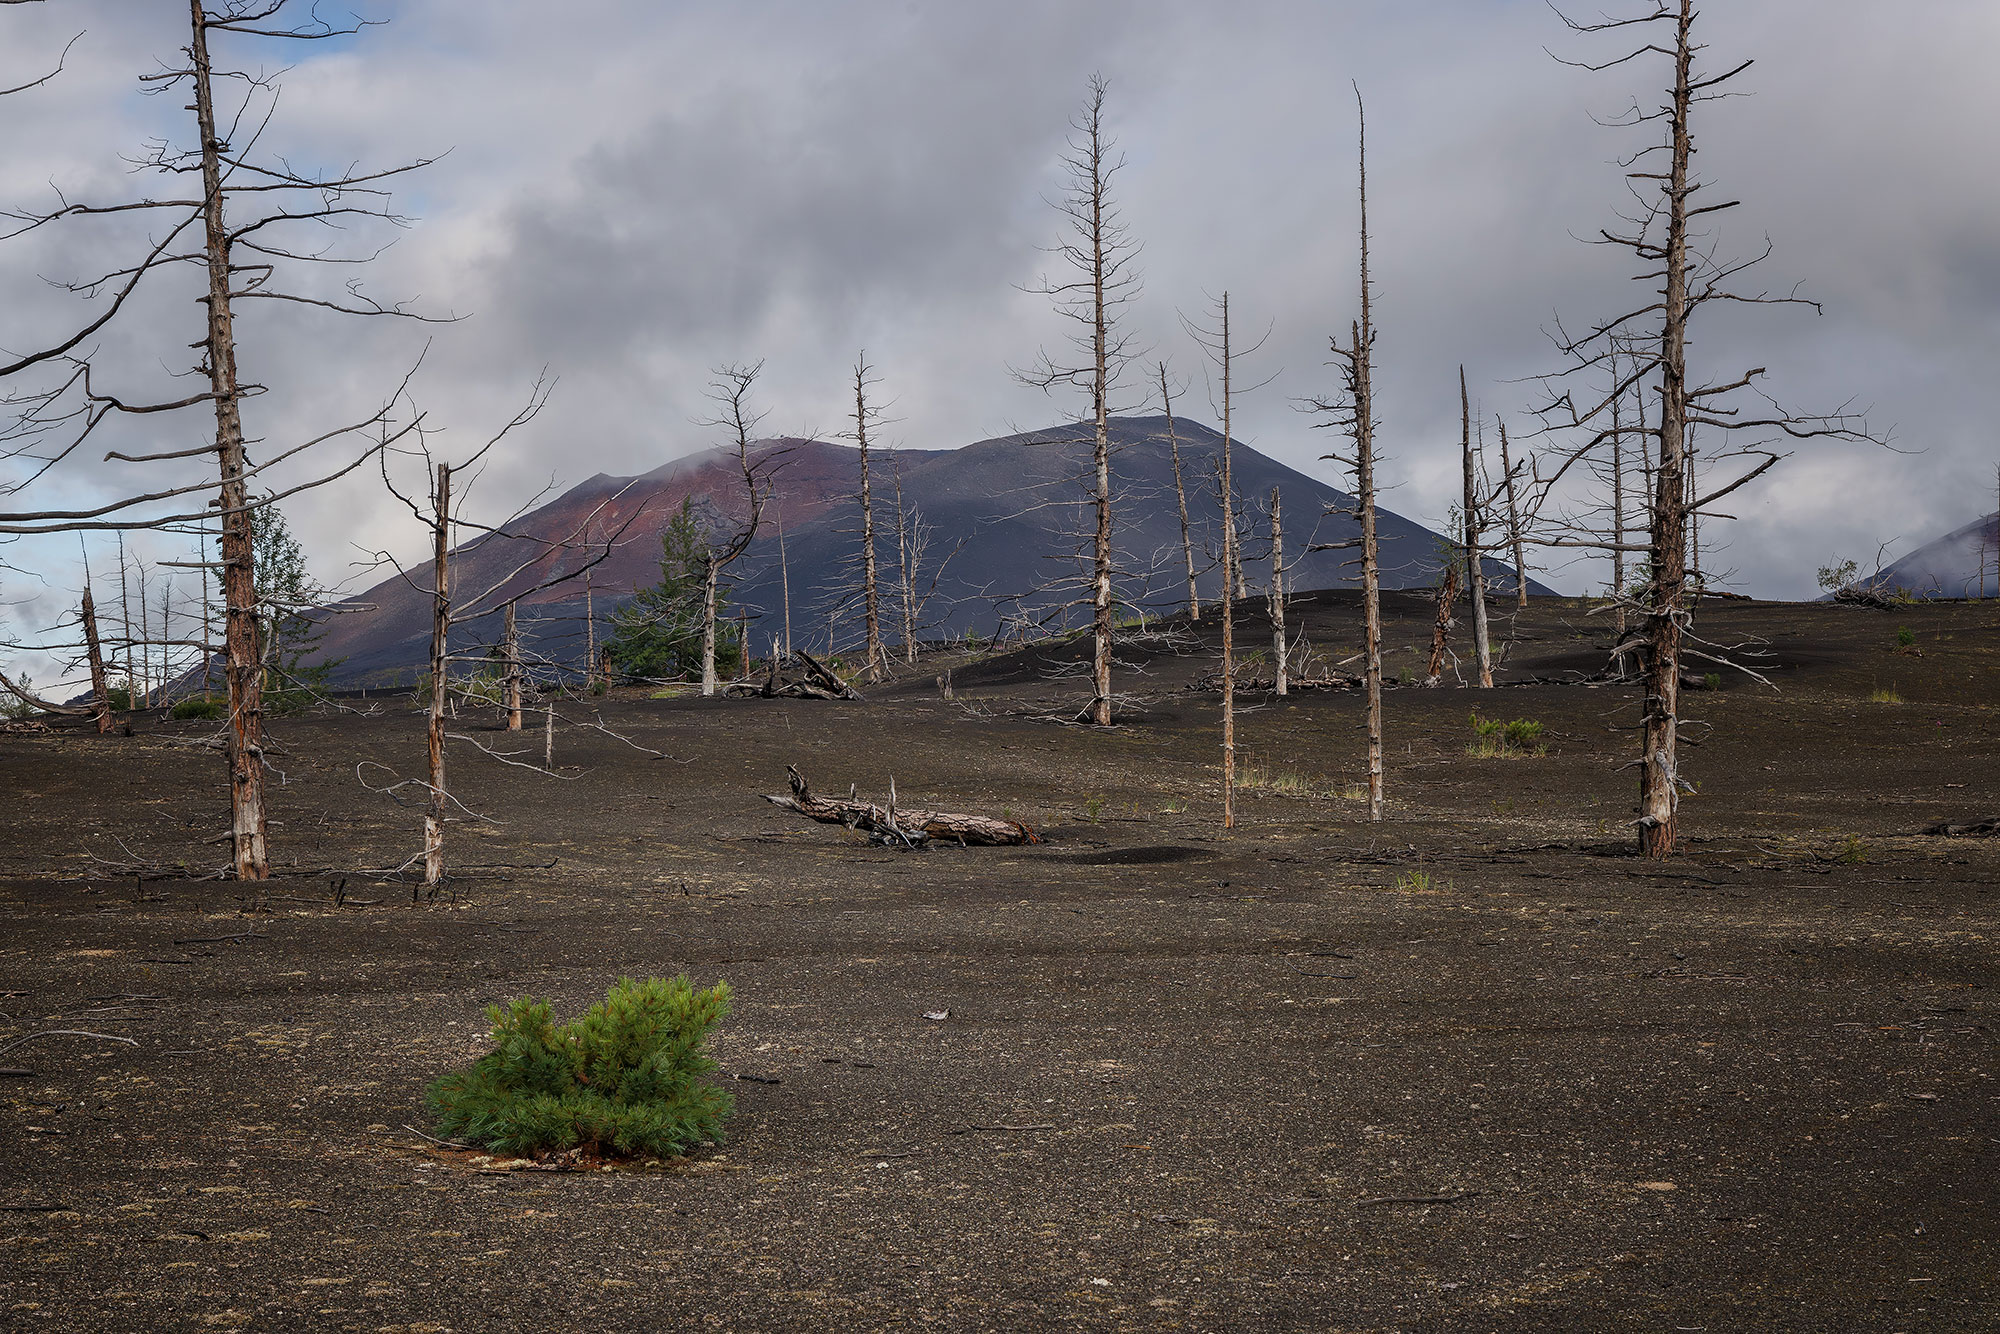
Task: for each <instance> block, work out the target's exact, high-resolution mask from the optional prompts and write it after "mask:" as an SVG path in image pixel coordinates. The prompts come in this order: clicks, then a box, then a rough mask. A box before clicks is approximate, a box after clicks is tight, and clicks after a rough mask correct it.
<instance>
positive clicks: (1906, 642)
mask: <svg viewBox="0 0 2000 1334" xmlns="http://www.w3.org/2000/svg"><path fill="white" fill-rule="evenodd" d="M1916 642H1917V632H1916V631H1915V630H1912V629H1911V628H1910V627H1909V626H1907V625H1899V626H1897V627H1896V647H1897V648H1910V647H1912V646H1913V645H1915V644H1916Z"/></svg>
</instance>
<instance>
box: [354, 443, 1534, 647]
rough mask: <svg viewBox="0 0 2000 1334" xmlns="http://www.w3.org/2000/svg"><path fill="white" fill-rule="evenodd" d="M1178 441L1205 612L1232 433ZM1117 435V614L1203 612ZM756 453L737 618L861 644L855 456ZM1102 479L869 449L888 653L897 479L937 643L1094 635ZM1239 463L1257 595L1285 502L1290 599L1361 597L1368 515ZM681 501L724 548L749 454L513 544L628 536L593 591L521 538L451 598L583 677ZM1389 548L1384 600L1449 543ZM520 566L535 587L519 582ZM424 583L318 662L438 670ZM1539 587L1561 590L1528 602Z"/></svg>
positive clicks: (571, 502) (767, 633) (1025, 451)
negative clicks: (1045, 633)
mask: <svg viewBox="0 0 2000 1334" xmlns="http://www.w3.org/2000/svg"><path fill="white" fill-rule="evenodd" d="M1175 425H1176V430H1177V434H1178V436H1179V437H1180V442H1181V462H1182V472H1183V477H1184V481H1185V485H1186V488H1187V492H1188V511H1189V519H1190V526H1191V531H1192V533H1193V537H1194V542H1195V546H1196V552H1195V557H1196V563H1197V566H1198V569H1199V570H1200V575H1199V578H1198V581H1197V582H1198V587H1199V588H1200V591H1201V595H1202V598H1203V600H1204V602H1206V601H1207V600H1208V599H1211V598H1213V597H1214V596H1215V595H1216V594H1217V592H1218V591H1219V588H1220V578H1221V576H1220V574H1219V571H1218V570H1216V569H1215V568H1212V567H1213V566H1214V565H1215V564H1216V554H1217V553H1218V552H1219V550H1220V546H1221V542H1220V533H1221V529H1220V514H1219V509H1218V505H1217V501H1216V489H1215V483H1214V466H1215V462H1216V459H1217V453H1218V450H1219V448H1220V445H1221V436H1220V435H1219V434H1218V433H1216V432H1215V431H1213V430H1211V429H1209V428H1208V427H1206V426H1203V425H1201V424H1200V423H1198V422H1191V421H1186V420H1177V421H1176V423H1175ZM1112 430H1113V438H1114V441H1115V444H1116V452H1115V455H1114V459H1113V464H1112V474H1113V493H1114V496H1115V497H1116V500H1115V503H1114V509H1113V532H1114V540H1115V542H1116V543H1117V546H1118V550H1119V564H1120V568H1121V574H1120V577H1119V580H1118V585H1117V588H1118V595H1119V598H1120V600H1121V602H1123V603H1125V604H1126V605H1127V606H1128V607H1131V608H1135V609H1144V610H1149V611H1156V612H1157V611H1171V610H1174V609H1176V608H1178V607H1180V606H1181V605H1183V604H1184V602H1185V600H1186V590H1187V575H1186V567H1185V562H1184V560H1183V556H1182V549H1181V535H1180V516H1179V507H1178V503H1177V501H1176V498H1175V494H1174V482H1173V464H1172V457H1171V452H1170V450H1169V447H1168V443H1167V438H1166V421H1165V419H1164V418H1160V417H1129V418H1118V419H1115V420H1114V421H1113V423H1112ZM754 451H755V456H756V458H757V459H758V461H759V464H760V467H764V468H768V469H770V470H771V476H772V477H773V499H772V502H771V504H770V505H769V506H768V507H767V509H766V514H765V527H764V530H763V531H762V532H761V533H760V535H759V537H758V540H757V541H756V542H755V543H754V544H753V545H752V546H751V548H750V549H749V551H748V552H746V553H745V555H744V556H743V558H742V559H741V560H739V561H738V562H737V563H736V564H735V565H734V566H732V567H731V568H730V570H729V581H730V582H731V584H732V585H733V590H732V592H731V595H730V603H731V609H732V615H734V614H743V615H746V616H748V617H749V618H750V620H751V622H752V624H751V640H752V644H753V647H754V649H755V650H756V651H759V652H761V651H762V649H763V648H764V646H766V645H767V644H768V643H769V642H770V641H771V640H772V639H773V638H780V639H782V638H783V636H784V634H785V630H784V621H785V618H786V606H787V602H788V601H789V611H790V622H791V627H790V628H791V638H792V642H794V643H796V644H799V645H801V646H805V647H825V646H826V644H827V641H828V638H829V636H830V635H831V637H832V638H833V640H834V642H835V643H836V644H837V645H839V646H840V647H843V648H845V647H847V646H849V645H851V644H852V643H853V642H854V641H855V640H856V639H857V638H858V636H859V634H860V619H861V618H860V608H859V592H858V585H859V582H860V579H859V570H860V564H861V560H860V555H861V551H860V548H861V540H860V532H859V530H860V511H859V504H858V502H857V501H856V499H855V495H856V493H857V492H858V490H859V486H860V457H859V455H858V453H857V452H856V451H855V450H853V449H851V448H848V447H846V446H841V445H834V444H828V443H826V442H824V441H819V440H793V439H785V440H772V441H764V442H760V443H759V444H758V445H756V446H755V447H754ZM1089 461H1090V444H1089V440H1088V438H1087V433H1086V432H1081V431H1079V430H1077V429H1076V428H1057V429H1053V430H1047V431H1038V432H1031V433H1027V434H1022V435H1013V436H1005V437H1001V438H999V439H994V440H982V441H980V442H978V443H977V444H971V445H967V446H965V447H964V448H962V449H954V450H909V449H905V450H901V451H897V452H895V453H890V452H888V451H880V452H871V454H870V474H871V482H872V490H873V493H874V497H875V505H876V559H877V562H878V566H879V569H880V575H879V578H880V582H881V585H882V591H881V598H882V603H883V610H882V617H883V627H884V636H885V638H888V639H891V640H900V638H901V613H900V609H899V606H898V605H896V604H894V603H893V597H892V591H893V586H894V582H895V578H896V570H897V568H898V565H897V562H898V551H897V542H896V536H897V525H896V521H895V504H896V500H895V480H896V475H897V474H898V473H900V480H901V485H902V492H903V500H904V504H905V505H906V507H907V508H908V510H909V511H910V512H911V513H912V514H913V515H916V516H920V517H921V520H922V523H923V525H924V527H925V528H926V529H927V531H928V532H929V534H930V539H929V543H928V546H927V549H926V551H925V553H924V557H923V560H922V561H921V563H920V564H919V568H918V584H919V592H920V594H925V595H928V602H927V605H926V607H925V615H924V617H923V618H922V620H921V621H920V623H919V626H918V634H919V637H920V638H937V637H940V636H942V635H946V634H957V633H962V632H965V631H975V632H977V633H980V634H987V635H990V634H993V633H995V632H996V631H998V630H1001V629H1003V628H1005V627H1006V626H1008V625H1010V624H1011V625H1015V626H1018V625H1020V624H1023V623H1026V622H1033V623H1039V624H1046V625H1052V626H1060V625H1065V624H1068V625H1078V624H1082V623H1084V621H1085V620H1086V619H1087V609H1084V608H1074V609H1071V610H1070V611H1068V612H1067V613H1066V612H1065V611H1064V610H1063V604H1064V603H1066V602H1071V601H1074V600H1077V599H1079V598H1080V597H1081V595H1082V593H1083V589H1082V587H1081V586H1080V582H1079V572H1080V568H1081V567H1080V565H1079V562H1078V560H1077V559H1076V556H1077V554H1078V553H1082V552H1085V551H1087V549H1088V538H1087V534H1088V532H1089V531H1090V527H1089V520H1090V515H1089V507H1088V492H1087V489H1086V479H1087V477H1088V475H1089ZM1232 462H1233V472H1234V480H1235V484H1236V488H1237V492H1238V497H1239V504H1240V506H1241V507H1242V508H1243V510H1244V511H1245V513H1246V515H1247V518H1246V519H1245V520H1244V531H1245V576H1246V578H1247V580H1248V582H1249V584H1250V586H1251V588H1252V590H1253V591H1256V590H1259V589H1261V588H1262V587H1263V586H1264V585H1265V583H1266V582H1267V581H1268V579H1269V572H1270V554H1269V519H1268V511H1267V506H1268V502H1269V497H1270V494H1271V491H1272V489H1273V488H1274V487H1275V488H1278V489H1279V491H1280V493H1281V496H1282V503H1283V507H1284V516H1285V552H1286V566H1287V582H1288V585H1289V586H1290V587H1292V588H1296V589H1311V588H1334V587H1341V586H1349V585H1353V584H1355V583H1357V582H1358V581H1359V567H1358V563H1357V559H1356V554H1355V552H1353V551H1350V550H1310V549H1309V548H1312V547H1323V546H1328V545H1333V544H1338V543H1341V542H1345V541H1349V540H1353V539H1355V538H1357V537H1358V535H1359V525H1358V524H1357V523H1356V522H1355V521H1354V520H1353V519H1351V518H1348V517H1345V516H1344V515H1339V514H1334V513H1330V512H1329V511H1332V510H1342V509H1346V508H1350V507H1351V506H1352V505H1353V499H1352V497H1350V496H1349V495H1347V493H1345V492H1343V491H1340V490H1338V489H1336V488H1334V487H1331V486H1328V485H1326V484H1325V483H1322V482H1318V481H1315V480H1314V479H1312V478H1310V477H1307V476H1306V475H1304V474H1303V473H1300V472H1297V471H1294V470H1293V469H1291V468H1288V467H1285V466H1284V465H1283V464H1280V463H1277V462H1275V461H1274V460H1272V459H1269V458H1266V457H1265V456H1264V455H1262V454H1259V453H1257V452H1256V451H1255V450H1253V449H1250V448H1248V447H1246V446H1243V445H1241V444H1238V445H1236V446H1235V447H1234V449H1233V451H1232ZM683 500H690V501H692V502H693V504H694V507H695V509H696V512H697V513H698V514H700V515H701V516H702V517H703V518H704V519H705V520H706V521H707V522H708V523H709V525H710V527H711V530H712V531H717V532H721V531H727V530H729V529H731V528H733V527H734V525H735V523H736V522H737V521H738V520H739V518H740V516H741V515H742V513H743V512H744V510H745V505H744V501H743V495H742V479H741V476H740V474H739V473H738V472H737V469H736V462H735V458H734V456H733V454H732V453H730V452H729V451H726V450H713V451H709V452H707V453H703V454H697V455H692V456H690V457H687V458H683V459H677V460H674V461H673V462H671V463H668V464H666V465H664V466H663V467H660V468H657V469H655V470H653V471H652V472H649V473H646V474H644V475H642V476H640V477H637V478H616V477H606V476H603V475H599V476H596V477H593V478H591V479H590V480H589V481H586V482H584V483H582V484H580V485H578V486H577V487H575V488H573V489H572V490H570V491H568V492H566V493H565V494H563V495H562V496H559V497H558V498H557V499H555V500H553V501H551V502H550V503H549V504H547V505H544V506H542V507H541V508H540V509H537V510H534V511H532V512H531V513H529V514H527V515H525V516H523V517H522V518H521V519H520V520H518V521H517V522H516V523H514V524H513V525H512V528H513V529H514V530H515V531H518V532H520V533H523V534H528V535H532V536H533V537H536V538H540V539H544V540H551V539H560V538H564V537H567V536H570V535H571V534H575V533H579V532H587V533H588V534H590V535H594V536H596V537H597V538H598V539H599V540H600V541H601V540H603V539H604V538H606V537H610V536H612V535H616V538H617V541H616V544H615V545H614V548H613V550H612V552H611V554H610V555H609V557H608V558H607V559H605V560H603V561H602V563H600V564H598V565H597V566H596V567H595V568H594V569H592V570H591V572H590V584H589V591H588V593H586V589H585V586H584V584H583V583H582V582H581V581H575V582H571V583H566V584H559V585H556V586H554V587H552V588H547V589H542V590H540V591H538V592H527V590H530V589H533V588H534V587H535V586H536V585H537V584H540V583H542V582H545V581H546V580H548V579H550V578H552V577H553V576H555V575H557V574H560V573H562V572H564V571H565V570H573V569H575V568H577V567H578V566H580V565H581V564H582V563H583V562H584V559H585V558H584V557H583V556H582V555H580V554H579V553H575V552H571V553H567V554H564V555H560V556H558V557H555V558H544V559H540V560H533V559H531V558H532V557H534V556H535V554H536V552H537V551H538V550H539V549H540V548H539V547H537V545H536V544H535V543H533V542H530V541H528V540H525V539H523V538H500V537H489V538H485V539H481V540H479V541H476V542H472V543H468V544H467V545H466V546H465V547H464V548H463V549H461V550H460V551H459V552H458V553H457V554H456V555H455V557H454V560H453V584H454V587H455V588H456V589H457V590H458V592H459V595H460V596H467V595H469V594H470V593H472V592H475V591H479V590H483V589H486V588H488V587H491V586H493V585H494V584H496V583H498V582H500V581H502V580H503V579H506V590H505V595H510V596H515V595H520V594H522V593H526V596H525V597H524V598H523V600H522V603H521V609H520V613H519V614H520V618H521V624H522V628H523V631H524V634H526V635H527V636H528V637H529V638H530V640H531V642H532V645H533V651H534V652H535V653H537V654H538V655H540V656H542V657H544V658H546V659H548V660H551V661H556V662H561V663H566V664H577V663H580V662H581V661H582V658H583V653H584V643H585V639H586V632H585V623H584V613H585V607H586V604H588V606H589V610H590V612H591V615H592V618H593V619H594V620H595V622H596V623H597V627H598V628H597V631H596V638H597V639H598V640H599V642H601V641H602V639H603V637H604V635H605V633H606V631H605V628H604V627H605V626H606V624H607V622H608V618H609V615H610V613H611V610H612V608H613V607H614V606H615V605H616V603H617V602H618V601H620V600H621V599H622V598H623V597H624V596H626V595H629V594H630V593H631V592H632V590H633V589H635V588H639V587H644V586H646V585H649V584H651V583H653V582H655V581H656V580H657V578H658V575H659V570H658V565H659V555H660V533H661V531H662V530H663V528H664V527H665V525H666V523H667V522H668V520H669V518H670V517H671V516H672V514H673V513H674V512H675V511H676V510H677V509H678V508H679V507H680V505H681V503H682V501H683ZM600 507H601V512H597V513H596V515H595V519H594V521H593V519H592V516H593V512H596V511H600ZM780 530H782V534H783V537H782V547H783V555H782V560H781V558H780V537H779V533H780ZM1378 531H1379V534H1380V541H1381V552H1382V582H1383V586H1384V587H1386V588H1412V587H1419V586H1426V585H1429V584H1431V583H1433V582H1434V581H1435V579H1436V573H1437V562H1438V552H1439V550H1440V547H1441V543H1442V541H1443V539H1441V538H1440V537H1438V535H1437V534H1435V533H1433V532H1431V531H1430V530H1429V529H1426V528H1424V527H1423V526H1422V525H1420V524H1417V523H1414V522H1412V521H1411V520H1408V519H1405V518H1403V517H1402V516H1400V515H1397V514H1394V513H1392V512H1390V511H1387V510H1383V511H1381V513H1380V515H1379V519H1378ZM524 562H526V563H527V568H525V569H522V570H520V571H519V572H518V573H515V574H513V576H512V578H510V579H508V578H506V577H507V576H508V575H509V574H510V572H512V571H514V570H515V567H516V566H519V565H522V564H523V563H524ZM940 562H942V569H940V568H939V566H940ZM1487 564H1488V570H1489V574H1490V576H1491V577H1492V578H1493V580H1494V581H1495V585H1496V587H1501V588H1508V589H1511V588H1512V586H1513V576H1512V572H1511V569H1510V568H1509V567H1507V566H1505V565H1503V564H1501V563H1500V562H1497V561H1491V560H1489V561H1488V562H1487ZM426 581H427V575H425V574H424V573H422V572H418V573H416V574H414V575H413V578H412V580H404V579H402V578H400V577H399V578H395V579H391V580H387V581H384V582H383V583H382V584H379V585H377V586H376V587H374V588H372V589H369V590H368V591H367V592H365V593H363V594H361V595H359V596H358V597H356V598H354V599H352V600H350V601H349V602H348V603H345V604H342V605H341V606H339V607H336V608H333V609H331V610H332V611H333V612H334V613H336V614H334V615H332V616H331V617H330V618H329V624H328V627H327V634H326V637H325V640H324V642H323V645H322V647H323V650H324V652H325V654H326V656H327V657H329V658H332V659H338V660H341V665H340V667H339V668H338V669H337V671H336V673H335V676H336V679H338V680H339V681H341V682H343V683H350V684H352V683H372V682H380V681H386V680H391V679H396V678H399V677H400V678H402V679H408V678H409V677H410V676H411V675H412V674H413V673H414V672H415V671H417V670H420V669H421V664H422V663H423V662H424V661H425V657H426V654H427V652H428V644H429V634H430V599H429V594H428V592H427V591H426V590H425V589H424V588H422V587H421V586H420V585H421V584H422V583H423V582H426ZM787 585H789V598H787ZM1530 588H1531V590H1532V591H1535V592H1538V593H1545V592H1547V591H1548V590H1547V589H1544V588H1542V587H1541V586H1540V585H1538V584H1533V583H1531V584H1530ZM498 619H499V618H498V616H497V614H496V615H494V616H492V617H489V618H487V619H486V620H484V621H481V622H476V623H473V624H470V625H468V626H465V627H462V633H457V634H455V636H454V640H453V649H454V651H457V652H464V651H468V650H472V651H476V650H477V646H479V645H482V644H490V643H491V642H492V641H493V639H494V638H495V637H496V636H497V633H498V630H497V622H498Z"/></svg>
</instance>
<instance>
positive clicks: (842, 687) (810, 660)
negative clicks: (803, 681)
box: [798, 649, 861, 699]
mask: <svg viewBox="0 0 2000 1334" xmlns="http://www.w3.org/2000/svg"><path fill="white" fill-rule="evenodd" d="M798 658H799V661H800V662H803V663H804V664H805V665H806V671H807V672H809V673H810V674H811V675H812V676H814V677H815V678H817V679H818V681H819V683H820V685H821V686H823V687H824V688H826V689H828V690H831V691H832V692H833V693H834V695H835V696H836V697H837V698H839V699H860V698H861V692H860V691H859V690H856V689H855V688H854V687H853V686H851V685H849V684H847V682H845V681H843V680H841V679H840V677H839V676H838V675H837V674H836V673H835V672H834V670H833V669H832V668H831V667H828V666H827V665H826V664H825V663H823V662H821V661H820V660H819V659H818V658H815V657H814V656H813V655H812V654H810V653H808V652H806V651H805V650H804V649H800V650H798Z"/></svg>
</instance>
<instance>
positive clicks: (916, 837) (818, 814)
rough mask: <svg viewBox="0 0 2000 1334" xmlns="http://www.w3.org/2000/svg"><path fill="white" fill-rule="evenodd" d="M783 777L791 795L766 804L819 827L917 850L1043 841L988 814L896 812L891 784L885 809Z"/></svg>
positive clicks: (798, 777)
mask: <svg viewBox="0 0 2000 1334" xmlns="http://www.w3.org/2000/svg"><path fill="white" fill-rule="evenodd" d="M785 772H786V773H787V774H789V775H790V776H791V783H792V791H791V795H790V796H784V797H770V796H767V797H765V798H764V800H766V801H768V802H770V803H771V804H772V805H773V806H778V807H782V808H783V809H785V810H788V811H796V812H797V813H798V814H800V815H803V816H805V817H806V818H807V819H809V820H818V821H820V822H821V823H822V824H838V825H845V826H847V827H848V828H849V829H862V830H866V831H867V832H869V833H871V834H876V835H880V836H882V837H883V838H884V841H886V842H898V843H906V844H909V845H911V846H915V845H917V844H920V843H923V842H925V841H927V840H929V839H939V840H942V841H944V842H947V843H959V844H972V843H977V844H981V845H982V846H987V847H993V846H1007V845H1013V844H1020V843H1039V842H1041V841H1042V840H1041V838H1040V836H1038V835H1037V834H1036V833H1035V831H1034V830H1032V829H1030V828H1028V826H1026V825H1024V824H1021V823H1019V822H1018V821H1014V820H996V819H994V818H993V817H991V816H987V815H961V814H958V813H956V812H952V811H921V810H916V809H914V808H910V807H899V806H897V805H896V799H895V787H894V785H893V784H892V785H891V786H890V797H889V805H888V806H886V807H884V806H877V805H875V804H874V803H873V802H868V801H855V800H852V799H848V800H841V799H839V798H834V797H816V796H814V795H813V794H812V790H811V788H810V787H808V786H807V784H806V776H805V775H804V774H802V773H800V772H799V771H798V770H797V769H795V768H793V767H792V766H791V765H789V764H788V765H786V766H785Z"/></svg>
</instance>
